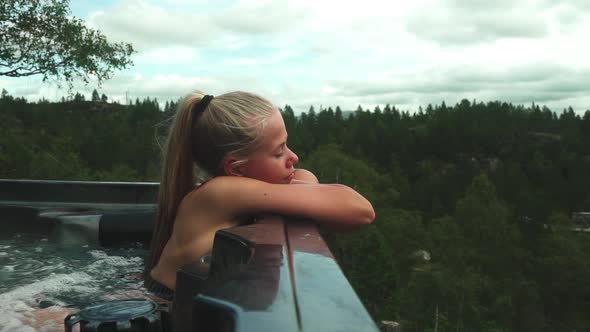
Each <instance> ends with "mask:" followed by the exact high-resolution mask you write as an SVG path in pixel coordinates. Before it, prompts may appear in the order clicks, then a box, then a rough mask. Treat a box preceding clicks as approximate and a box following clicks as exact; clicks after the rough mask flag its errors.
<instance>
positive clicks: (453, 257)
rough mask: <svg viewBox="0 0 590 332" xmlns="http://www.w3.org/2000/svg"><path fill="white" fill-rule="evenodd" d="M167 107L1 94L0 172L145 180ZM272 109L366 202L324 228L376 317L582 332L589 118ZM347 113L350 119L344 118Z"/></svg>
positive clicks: (478, 110)
mask: <svg viewBox="0 0 590 332" xmlns="http://www.w3.org/2000/svg"><path fill="white" fill-rule="evenodd" d="M176 107H177V102H176V101H169V102H166V103H165V105H164V107H163V111H160V110H159V107H158V103H157V101H156V100H151V99H149V98H146V99H144V100H139V99H137V100H136V101H135V102H134V103H133V105H128V106H127V105H125V106H124V105H118V104H116V103H113V104H111V103H108V98H107V96H104V95H102V96H99V94H98V92H96V93H94V92H93V93H92V96H91V98H86V97H85V96H84V95H82V94H76V95H75V96H74V98H73V100H71V101H65V100H63V101H62V102H59V103H50V102H47V101H39V102H37V103H29V102H27V101H26V100H24V99H22V98H14V97H12V96H11V95H10V94H9V93H8V92H7V91H6V90H3V91H2V93H1V95H0V177H2V178H39V179H76V180H103V181H157V179H158V173H159V171H158V168H159V160H158V158H159V148H158V146H157V144H156V141H155V139H154V138H155V136H156V134H157V135H158V136H159V135H161V134H162V129H165V128H164V127H165V125H162V124H163V123H166V121H165V120H166V119H167V118H169V117H170V115H172V114H173V112H174V111H175V109H176ZM281 111H282V114H283V117H284V120H285V125H286V127H287V130H288V132H289V145H290V146H291V147H292V148H293V150H294V151H296V152H297V153H298V154H299V156H300V157H301V160H302V161H301V163H300V164H299V165H298V167H303V168H308V169H310V170H312V171H313V172H314V173H315V174H316V175H317V176H318V178H319V179H320V180H321V182H328V183H343V184H346V185H349V186H351V187H353V188H355V189H356V190H358V191H359V192H361V193H362V194H363V195H365V196H366V197H367V198H369V200H370V201H371V202H372V204H373V206H374V207H375V211H376V215H377V219H376V220H375V222H374V224H373V225H371V226H369V227H368V228H366V229H365V230H363V231H360V232H354V233H350V234H325V236H326V238H327V240H328V242H329V244H330V248H331V250H332V252H333V253H334V255H335V256H336V257H337V259H338V261H339V263H340V264H341V266H342V268H343V270H344V272H345V274H346V275H347V277H348V278H349V280H350V282H351V283H352V285H353V287H354V288H355V290H356V291H357V292H358V294H359V295H360V297H361V299H362V301H363V302H364V303H365V304H366V306H367V308H368V309H369V311H370V312H371V314H372V315H373V317H374V318H375V319H377V320H381V319H387V320H391V319H394V320H398V321H400V322H402V323H403V329H404V331H437V332H443V331H453V332H460V331H465V332H468V331H490V332H491V331H494V332H497V331H519V332H520V331H546V332H553V331H555V332H558V331H574V330H578V331H585V330H589V329H590V319H589V318H588V314H587V313H588V308H590V302H589V300H588V299H590V286H589V285H590V284H588V282H587V281H588V280H590V263H589V262H590V241H588V236H589V235H588V234H587V233H576V232H572V223H571V220H570V218H569V216H570V215H571V213H572V212H575V211H589V210H590V172H588V169H589V167H590V111H587V112H586V113H585V114H584V116H582V117H580V116H578V115H576V114H575V113H573V111H571V110H569V109H568V110H565V112H563V113H562V114H561V115H559V116H558V115H557V114H555V113H553V112H551V111H550V110H549V109H547V108H545V107H539V106H538V105H531V107H527V108H525V107H523V106H515V105H511V104H507V103H502V102H489V103H487V104H484V103H481V102H479V103H478V102H475V101H474V102H471V101H468V100H463V101H461V102H460V103H459V104H457V105H455V106H447V105H446V104H444V103H443V104H441V105H428V106H427V107H426V108H425V109H424V110H423V111H422V112H419V113H416V114H410V113H409V112H405V111H400V110H398V109H396V108H395V107H394V106H391V105H386V106H385V107H384V108H383V109H379V110H375V112H368V111H364V110H362V108H359V109H358V110H357V111H356V112H346V111H343V110H341V109H340V108H339V107H336V108H335V109H334V110H333V109H332V108H330V107H328V108H327V109H320V110H319V111H317V110H316V109H313V112H309V113H304V114H301V115H300V116H299V117H297V116H295V114H294V112H293V109H292V108H291V107H290V106H289V105H286V106H285V107H284V109H283V110H281ZM350 114H351V115H350Z"/></svg>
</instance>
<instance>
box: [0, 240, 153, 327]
mask: <svg viewBox="0 0 590 332" xmlns="http://www.w3.org/2000/svg"><path fill="white" fill-rule="evenodd" d="M145 254H146V249H144V248H141V247H140V246H139V245H137V246H135V247H131V248H102V247H98V246H91V245H88V244H83V243H77V244H76V243H64V242H56V241H54V240H51V239H48V238H47V237H46V236H42V235H39V234H23V233H18V234H0V332H5V331H6V332H8V331H27V332H28V331H63V319H64V317H65V316H66V315H67V314H68V313H70V312H71V311H76V310H78V309H81V308H83V307H86V306H88V305H92V304H96V303H101V302H105V301H108V300H113V299H117V298H144V297H145V295H144V289H143V288H142V281H141V278H140V277H139V276H140V275H141V271H142V268H143V257H144V256H145Z"/></svg>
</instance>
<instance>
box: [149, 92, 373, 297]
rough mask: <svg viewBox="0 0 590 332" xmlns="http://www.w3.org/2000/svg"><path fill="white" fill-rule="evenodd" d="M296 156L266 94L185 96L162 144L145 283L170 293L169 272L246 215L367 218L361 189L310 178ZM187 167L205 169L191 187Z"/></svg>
mask: <svg viewBox="0 0 590 332" xmlns="http://www.w3.org/2000/svg"><path fill="white" fill-rule="evenodd" d="M298 161H299V158H298V157H297V155H296V154H295V153H294V152H293V151H291V150H290V149H289V147H288V146H287V131H286V129H285V124H284V122H283V118H282V117H281V113H280V112H279V111H278V109H277V107H275V106H274V105H272V104H271V103H270V102H269V101H267V100H265V99H263V98H261V97H259V96H257V95H254V94H251V93H247V92H230V93H226V94H223V95H221V96H217V97H213V96H209V95H203V94H202V93H200V92H196V93H193V94H191V95H189V96H187V97H186V98H185V99H184V101H183V102H182V103H181V105H180V107H179V109H178V112H177V114H176V116H175V119H174V121H173V124H172V127H171V128H170V132H169V136H168V140H167V142H166V146H165V151H164V164H163V166H164V167H163V175H162V181H161V183H160V193H159V213H158V220H157V223H156V227H155V230H154V233H153V237H152V250H151V254H150V257H149V259H148V261H147V263H146V273H147V275H146V287H147V288H148V289H149V290H151V291H153V292H155V293H156V294H158V295H159V296H161V297H163V298H168V299H171V298H172V294H173V290H174V288H175V285H176V271H177V270H178V269H179V268H180V267H181V266H183V265H185V264H188V263H190V262H193V261H196V260H198V259H199V258H200V257H202V256H203V255H205V254H206V253H208V252H209V251H210V250H211V248H212V246H213V238H214V236H215V232H216V231H218V230H220V229H223V228H229V227H234V226H237V225H240V224H241V223H244V222H245V221H247V220H248V219H249V218H250V217H252V216H253V215H257V214H260V213H276V214H286V215H298V216H302V217H306V218H310V219H313V220H315V221H316V223H317V224H318V225H319V226H324V227H327V228H331V229H335V230H345V229H354V228H358V227H362V226H365V225H368V224H370V223H371V222H372V221H373V219H374V218H375V212H374V211H373V207H372V206H371V203H369V201H367V200H366V199H365V198H364V197H363V196H361V195H360V194H359V193H357V192H356V191H354V190H353V189H351V188H349V187H347V186H344V185H338V184H330V185H327V184H318V181H317V178H316V177H315V176H314V175H313V174H312V173H311V172H309V171H305V170H302V169H295V164H297V162H298ZM195 166H196V167H197V168H198V169H199V170H202V171H205V172H206V173H207V174H208V175H209V176H210V179H209V180H208V181H206V182H205V183H203V184H202V185H198V186H196V187H195V185H194V183H195V175H194V167H195Z"/></svg>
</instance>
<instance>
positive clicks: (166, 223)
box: [145, 93, 203, 273]
mask: <svg viewBox="0 0 590 332" xmlns="http://www.w3.org/2000/svg"><path fill="white" fill-rule="evenodd" d="M202 97H203V94H201V93H195V94H192V95H189V96H188V97H187V98H185V100H184V101H183V102H182V103H181V104H180V106H179V108H178V110H177V112H176V115H175V117H174V119H173V122H172V126H171V128H170V131H169V133H168V138H167V140H166V143H165V145H164V149H163V163H162V178H161V181H160V189H159V193H158V218H157V220H156V225H155V228H154V232H153V233H152V241H151V250H150V255H149V257H148V260H147V261H146V264H145V272H146V273H149V271H151V269H153V268H154V266H156V264H158V260H159V259H160V255H162V251H163V250H164V246H165V245H166V243H167V242H168V239H170V236H171V234H172V229H173V227H174V220H175V218H176V212H177V211H178V206H179V205H180V202H181V201H182V198H183V197H184V196H185V195H186V194H188V193H189V192H190V191H191V190H192V189H193V187H194V183H195V174H194V157H193V153H192V138H191V135H192V131H193V120H194V119H193V114H192V112H191V110H192V108H193V106H194V105H195V104H196V103H198V102H199V101H200V100H201V98H202Z"/></svg>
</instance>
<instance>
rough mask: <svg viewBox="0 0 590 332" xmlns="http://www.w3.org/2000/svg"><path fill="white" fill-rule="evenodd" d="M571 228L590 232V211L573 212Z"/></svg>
mask: <svg viewBox="0 0 590 332" xmlns="http://www.w3.org/2000/svg"><path fill="white" fill-rule="evenodd" d="M572 230H574V231H578V232H590V212H573V213H572Z"/></svg>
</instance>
